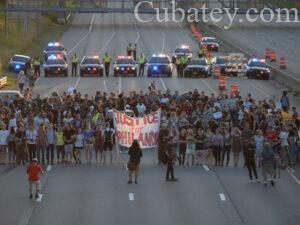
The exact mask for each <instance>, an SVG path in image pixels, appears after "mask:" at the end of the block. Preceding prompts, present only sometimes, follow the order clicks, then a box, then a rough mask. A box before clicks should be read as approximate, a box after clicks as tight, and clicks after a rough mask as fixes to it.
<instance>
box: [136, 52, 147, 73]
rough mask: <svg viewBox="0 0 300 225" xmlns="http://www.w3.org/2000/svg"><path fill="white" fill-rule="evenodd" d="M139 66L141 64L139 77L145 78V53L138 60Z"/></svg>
mask: <svg viewBox="0 0 300 225" xmlns="http://www.w3.org/2000/svg"><path fill="white" fill-rule="evenodd" d="M138 64H139V76H144V71H145V64H146V58H145V56H144V54H143V53H141V56H140V57H139V58H138Z"/></svg>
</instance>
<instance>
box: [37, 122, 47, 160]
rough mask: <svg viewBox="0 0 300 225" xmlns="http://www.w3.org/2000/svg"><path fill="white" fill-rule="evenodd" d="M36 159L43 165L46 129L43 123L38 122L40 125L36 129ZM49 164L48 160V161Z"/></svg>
mask: <svg viewBox="0 0 300 225" xmlns="http://www.w3.org/2000/svg"><path fill="white" fill-rule="evenodd" d="M37 133H38V138H37V156H36V157H37V159H38V161H39V162H41V163H42V164H43V165H44V164H45V153H46V145H47V143H46V130H45V126H44V124H43V123H42V124H40V127H39V128H38V130H37ZM48 164H49V161H48Z"/></svg>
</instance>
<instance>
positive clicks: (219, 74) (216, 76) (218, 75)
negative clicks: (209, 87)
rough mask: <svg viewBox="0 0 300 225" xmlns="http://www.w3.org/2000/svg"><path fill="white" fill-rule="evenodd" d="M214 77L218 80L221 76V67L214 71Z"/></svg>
mask: <svg viewBox="0 0 300 225" xmlns="http://www.w3.org/2000/svg"><path fill="white" fill-rule="evenodd" d="M214 75H215V78H218V77H220V76H221V68H220V67H217V68H215V69H214Z"/></svg>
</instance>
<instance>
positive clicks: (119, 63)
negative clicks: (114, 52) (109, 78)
mask: <svg viewBox="0 0 300 225" xmlns="http://www.w3.org/2000/svg"><path fill="white" fill-rule="evenodd" d="M114 76H115V77H117V76H135V77H136V76H137V63H136V62H135V61H134V60H133V58H132V57H131V56H118V57H117V60H116V62H115V63H114Z"/></svg>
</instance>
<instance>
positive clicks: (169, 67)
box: [147, 54, 173, 77]
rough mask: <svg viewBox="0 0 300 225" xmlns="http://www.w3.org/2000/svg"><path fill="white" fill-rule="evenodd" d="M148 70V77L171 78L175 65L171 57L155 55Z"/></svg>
mask: <svg viewBox="0 0 300 225" xmlns="http://www.w3.org/2000/svg"><path fill="white" fill-rule="evenodd" d="M147 65H148V70H147V76H148V77H152V76H167V77H171V76H172V72H173V64H172V62H171V60H170V57H169V56H167V55H164V54H159V55H153V56H152V57H151V58H150V60H149V63H148V64H147Z"/></svg>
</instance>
